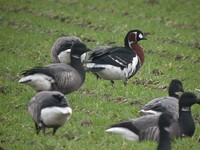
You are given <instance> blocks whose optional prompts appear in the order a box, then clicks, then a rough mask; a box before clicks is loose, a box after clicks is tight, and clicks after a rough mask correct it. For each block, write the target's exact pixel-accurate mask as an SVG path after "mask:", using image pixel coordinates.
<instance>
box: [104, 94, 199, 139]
mask: <svg viewBox="0 0 200 150" xmlns="http://www.w3.org/2000/svg"><path fill="white" fill-rule="evenodd" d="M193 104H200V99H199V98H197V96H196V95H194V94H193V93H191V92H185V93H183V94H182V95H181V97H180V100H179V118H178V121H177V120H175V121H174V122H173V123H172V124H171V126H170V134H171V136H172V137H176V138H178V137H183V136H188V137H191V136H192V135H193V134H194V131H195V124H194V120H193V118H192V115H191V106H192V105H193ZM159 116H160V115H147V116H142V117H140V118H136V119H131V120H128V121H124V122H120V123H117V124H115V125H112V126H111V127H110V128H108V129H107V130H106V132H108V133H117V134H120V135H122V136H123V137H125V138H126V139H128V140H132V141H138V140H139V141H143V140H155V141H158V140H159V128H158V119H159Z"/></svg>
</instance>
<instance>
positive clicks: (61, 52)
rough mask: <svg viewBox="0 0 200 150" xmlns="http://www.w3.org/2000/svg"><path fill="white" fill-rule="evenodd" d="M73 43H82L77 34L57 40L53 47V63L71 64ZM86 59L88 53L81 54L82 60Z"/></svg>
mask: <svg viewBox="0 0 200 150" xmlns="http://www.w3.org/2000/svg"><path fill="white" fill-rule="evenodd" d="M73 43H81V40H80V39H79V38H77V37H75V36H67V37H61V38H59V39H57V40H56V42H55V43H54V45H53V47H52V49H51V58H52V61H53V63H65V64H71V58H70V53H71V47H72V45H73ZM85 59H86V53H83V54H82V55H81V62H82V63H83V62H84V61H85Z"/></svg>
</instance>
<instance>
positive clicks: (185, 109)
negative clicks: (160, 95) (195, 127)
mask: <svg viewBox="0 0 200 150" xmlns="http://www.w3.org/2000/svg"><path fill="white" fill-rule="evenodd" d="M181 110H182V111H190V107H182V108H181Z"/></svg>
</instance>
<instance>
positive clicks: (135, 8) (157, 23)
mask: <svg viewBox="0 0 200 150" xmlns="http://www.w3.org/2000/svg"><path fill="white" fill-rule="evenodd" d="M199 10H200V3H199V1H198V0H193V1H186V0H177V1H173V0H169V1H164V0H160V1H158V0H135V1H132V0H126V1H119V0H110V1H107V0H100V1H92V0H85V1H78V0H76V1H71V0H43V1H39V0H34V1H30V0H18V1H12V0H0V32H1V35H0V60H1V63H0V68H1V69H0V103H1V105H0V147H2V148H5V149H9V150H10V149H30V150H31V149H34V150H35V149H48V150H49V149H58V150H61V149H74V150H76V149H81V150H82V149H83V150H88V149H92V150H97V149H98V150H99V149H106V150H108V149H110V150H113V149H124V150H125V149H136V150H143V149H156V146H157V143H156V142H151V141H146V142H141V143H136V142H128V141H125V140H123V139H122V138H121V137H119V136H117V135H110V134H106V133H105V132H104V130H105V129H106V128H107V127H108V126H109V125H111V124H113V123H116V122H118V121H120V120H123V119H129V118H134V117H139V114H138V110H139V109H140V108H141V106H142V105H144V104H145V103H147V102H148V101H149V100H151V99H153V98H156V97H162V96H166V95H167V89H166V87H167V86H168V84H169V82H170V81H171V80H172V79H174V78H178V79H180V80H181V81H183V86H184V89H185V90H186V91H192V92H195V93H196V94H198V93H197V92H196V91H195V89H196V88H200V76H199V74H200V69H199V67H200V43H199V41H200V24H199V20H200V15H199V13H200V11H199ZM136 28H137V29H141V30H142V31H143V32H144V33H145V34H146V35H147V38H148V40H147V41H141V42H140V44H141V45H142V47H143V48H144V50H145V56H146V58H145V63H144V66H143V67H142V68H141V70H140V72H139V73H137V74H136V75H135V76H134V77H133V78H131V79H130V80H129V82H128V86H127V87H124V85H123V82H122V81H117V82H116V83H115V85H114V87H112V86H111V84H110V82H109V81H103V80H97V79H96V78H95V77H94V76H93V75H92V74H90V73H88V74H87V76H86V81H85V83H84V84H83V86H82V87H81V88H80V90H79V91H76V92H74V93H72V94H70V95H67V99H68V101H69V102H70V104H71V107H72V108H73V115H72V117H71V119H70V121H69V122H68V123H67V124H66V125H64V126H63V127H61V128H59V130H58V131H57V133H56V135H55V136H51V135H47V136H44V135H43V134H39V135H36V134H35V131H34V124H33V121H32V119H31V118H30V116H29V115H28V113H27V104H28V101H29V100H30V99H31V97H33V96H34V95H35V92H34V91H33V90H32V89H31V88H30V87H28V86H26V85H22V84H18V80H19V79H20V77H21V75H20V73H21V71H22V70H24V69H28V68H30V67H34V66H39V65H47V64H49V63H51V59H50V51H51V47H52V45H53V43H54V42H55V41H56V40H57V38H59V37H61V36H68V35H74V36H77V37H79V38H80V39H81V40H82V41H83V42H84V43H86V44H87V46H88V47H89V48H91V49H93V48H94V47H96V46H100V45H111V46H114V45H123V40H124V36H125V34H126V33H127V32H128V31H129V30H131V29H136ZM155 72H158V73H160V74H156V73H155ZM199 96H200V94H199ZM192 112H193V117H194V118H195V123H196V132H195V134H194V136H193V137H192V138H185V139H177V140H175V141H173V143H172V145H173V149H184V150H185V149H186V150H188V149H190V150H197V149H199V147H200V146H199V143H198V142H197V138H198V136H199V135H200V124H199V123H200V121H199V120H200V109H199V106H194V107H193V108H192ZM50 131H51V130H48V132H50Z"/></svg>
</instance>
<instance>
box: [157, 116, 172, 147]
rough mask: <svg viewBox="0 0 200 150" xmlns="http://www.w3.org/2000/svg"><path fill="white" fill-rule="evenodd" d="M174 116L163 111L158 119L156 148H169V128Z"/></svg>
mask: <svg viewBox="0 0 200 150" xmlns="http://www.w3.org/2000/svg"><path fill="white" fill-rule="evenodd" d="M173 121H174V118H173V116H172V114H171V113H169V112H163V113H162V114H161V115H160V117H159V119H158V128H159V143H158V146H157V150H171V149H172V146H171V137H170V132H169V128H170V126H171V124H172V123H173Z"/></svg>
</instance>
